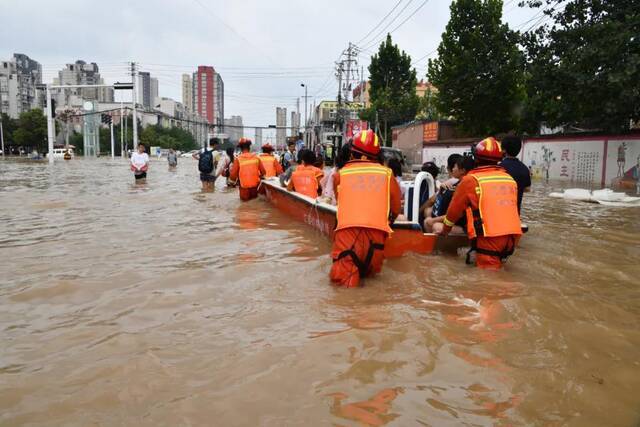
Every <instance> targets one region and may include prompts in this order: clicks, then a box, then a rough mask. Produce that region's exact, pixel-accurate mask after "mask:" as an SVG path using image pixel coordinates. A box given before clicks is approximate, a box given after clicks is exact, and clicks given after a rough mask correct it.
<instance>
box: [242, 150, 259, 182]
mask: <svg viewBox="0 0 640 427" xmlns="http://www.w3.org/2000/svg"><path fill="white" fill-rule="evenodd" d="M238 163H239V164H240V172H239V173H238V177H239V178H240V187H242V188H255V187H257V186H258V184H260V167H259V166H258V165H259V164H260V160H259V159H258V156H256V155H255V154H250V153H243V154H240V155H239V156H238Z"/></svg>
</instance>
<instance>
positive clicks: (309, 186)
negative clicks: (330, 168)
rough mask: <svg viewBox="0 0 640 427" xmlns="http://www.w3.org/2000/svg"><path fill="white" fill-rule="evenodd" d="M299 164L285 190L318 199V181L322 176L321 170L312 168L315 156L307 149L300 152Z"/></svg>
mask: <svg viewBox="0 0 640 427" xmlns="http://www.w3.org/2000/svg"><path fill="white" fill-rule="evenodd" d="M300 160H301V162H302V163H301V164H299V165H298V166H297V167H296V170H295V171H293V173H292V174H291V180H289V183H288V184H287V190H289V191H296V192H298V193H300V194H304V195H305V196H307V197H311V198H312V199H315V198H316V197H318V194H319V190H320V189H321V188H320V180H321V179H322V177H323V176H324V173H323V172H322V170H320V169H318V168H317V167H315V166H314V163H315V162H316V155H315V153H314V152H313V151H311V150H309V149H308V148H303V149H302V150H300Z"/></svg>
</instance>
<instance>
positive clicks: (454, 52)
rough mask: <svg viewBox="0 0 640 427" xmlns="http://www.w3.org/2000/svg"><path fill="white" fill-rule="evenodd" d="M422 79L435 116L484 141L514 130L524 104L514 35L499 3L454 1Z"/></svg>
mask: <svg viewBox="0 0 640 427" xmlns="http://www.w3.org/2000/svg"><path fill="white" fill-rule="evenodd" d="M450 9H451V17H450V19H449V23H448V24H447V27H446V31H445V32H444V33H443V34H442V41H441V42H440V45H439V46H438V58H436V59H434V60H429V66H428V72H427V76H428V78H429V81H430V82H431V83H433V85H434V86H435V87H437V88H438V97H437V105H438V109H439V110H440V112H441V113H442V114H443V115H445V116H450V117H452V118H453V119H454V120H456V121H457V122H458V123H459V125H460V126H461V128H462V129H463V130H464V131H466V132H468V133H470V134H472V135H474V136H484V135H492V134H496V133H499V132H506V131H510V130H513V129H518V128H519V123H520V115H521V114H520V112H521V110H522V104H523V101H524V77H523V66H524V64H523V62H524V59H523V55H522V53H521V52H520V51H519V49H518V41H519V36H518V34H517V33H516V32H514V31H511V30H510V29H509V26H508V25H506V24H504V23H503V22H502V0H455V1H453V2H452V3H451V7H450Z"/></svg>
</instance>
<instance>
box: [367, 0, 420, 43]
mask: <svg viewBox="0 0 640 427" xmlns="http://www.w3.org/2000/svg"><path fill="white" fill-rule="evenodd" d="M427 3H429V0H424V1H423V2H422V3H421V4H420V6H418V7H417V8H416V9H415V10H414V11H413V12H412V13H411V14H410V15H409V16H407V17H406V18H405V19H404V21H402V22H401V23H400V24H399V25H398V26H396V27H395V28H394V29H393V30H391V31H389V33H388V34H393V33H394V32H395V31H396V30H397V29H398V28H400V27H402V26H403V25H404V24H405V23H406V22H407V21H408V20H409V19H411V18H412V17H413V16H414V15H415V14H416V13H418V11H419V10H420V9H422V8H423V7H424V6H425V5H426V4H427ZM383 40H384V37H383V38H382V39H380V40H378V42H377V43H376V42H374V43H373V45H367V46H365V48H370V47H372V46H375V45H376V44H378V43H380V42H382V41H383Z"/></svg>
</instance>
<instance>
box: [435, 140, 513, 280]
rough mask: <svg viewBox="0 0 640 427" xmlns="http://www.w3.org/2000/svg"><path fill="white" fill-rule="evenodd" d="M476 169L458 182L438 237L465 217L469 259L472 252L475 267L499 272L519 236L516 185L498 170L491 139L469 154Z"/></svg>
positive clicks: (499, 152) (495, 143) (497, 156)
mask: <svg viewBox="0 0 640 427" xmlns="http://www.w3.org/2000/svg"><path fill="white" fill-rule="evenodd" d="M473 152H474V153H473V154H474V157H475V162H476V168H475V169H473V170H471V171H470V172H469V173H468V174H467V175H466V176H464V177H463V178H462V180H460V183H459V184H458V187H457V189H456V191H455V193H454V194H453V198H452V200H451V203H450V204H449V208H448V209H447V213H446V216H445V218H444V226H443V227H442V231H441V232H440V234H441V235H443V236H446V235H447V234H449V232H450V231H451V229H452V227H453V226H454V225H455V223H456V222H458V220H460V218H462V217H463V216H464V215H465V213H466V214H467V235H468V236H469V239H470V240H471V249H470V250H469V252H468V253H467V264H470V263H471V258H470V255H471V253H472V252H474V251H475V252H476V253H477V256H476V261H475V263H476V265H477V266H478V267H480V268H485V269H493V270H496V269H500V268H501V267H502V265H503V263H504V262H505V261H506V259H507V258H508V257H509V256H510V255H512V254H513V252H514V250H515V246H516V242H517V240H518V239H519V236H520V235H522V228H521V225H520V215H518V185H517V184H516V182H515V181H514V180H513V178H511V175H509V174H508V173H507V171H505V170H504V168H503V167H501V166H498V162H499V161H500V160H502V148H501V147H500V143H499V142H498V141H497V140H496V139H495V138H492V137H489V138H486V139H483V140H482V141H480V142H479V143H478V144H477V145H476V146H475V147H474V150H473Z"/></svg>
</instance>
